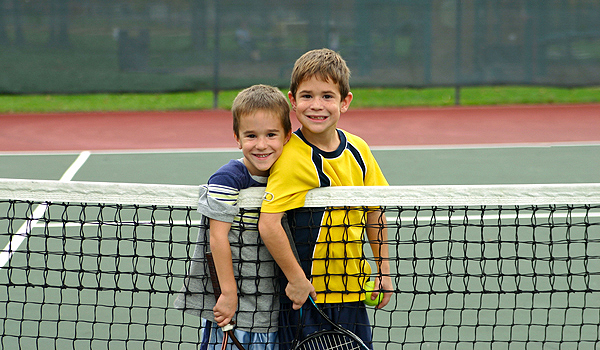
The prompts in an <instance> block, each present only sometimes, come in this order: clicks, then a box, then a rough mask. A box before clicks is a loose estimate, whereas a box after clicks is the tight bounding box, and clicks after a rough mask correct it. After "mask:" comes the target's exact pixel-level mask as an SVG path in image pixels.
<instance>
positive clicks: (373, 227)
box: [367, 210, 394, 309]
mask: <svg viewBox="0 0 600 350" xmlns="http://www.w3.org/2000/svg"><path fill="white" fill-rule="evenodd" d="M367 238H368V239H369V243H370V245H371V250H372V251H373V256H374V258H375V262H376V264H377V271H378V274H377V279H376V281H375V288H374V289H375V290H377V289H382V290H384V291H385V292H384V293H383V300H382V301H381V303H379V305H377V308H378V309H381V308H383V307H384V306H386V305H387V304H388V303H389V302H390V298H391V297H392V292H393V290H394V286H393V285H392V278H391V276H390V261H389V247H388V244H387V239H388V232H387V223H386V221H385V215H384V214H383V212H382V211H381V210H376V211H371V212H368V213H367ZM378 294H379V293H377V292H374V293H373V294H372V298H376V297H377V295H378Z"/></svg>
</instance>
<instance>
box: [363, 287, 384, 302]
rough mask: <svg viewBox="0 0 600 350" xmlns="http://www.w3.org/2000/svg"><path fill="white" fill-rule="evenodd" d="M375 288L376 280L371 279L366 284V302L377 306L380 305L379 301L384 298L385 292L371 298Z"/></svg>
mask: <svg viewBox="0 0 600 350" xmlns="http://www.w3.org/2000/svg"><path fill="white" fill-rule="evenodd" d="M374 288H375V282H373V281H369V282H367V283H366V284H365V292H366V294H367V295H366V297H365V304H367V305H369V306H377V305H379V303H381V300H383V293H379V294H378V295H377V298H375V300H372V299H371V295H372V294H373V289H374Z"/></svg>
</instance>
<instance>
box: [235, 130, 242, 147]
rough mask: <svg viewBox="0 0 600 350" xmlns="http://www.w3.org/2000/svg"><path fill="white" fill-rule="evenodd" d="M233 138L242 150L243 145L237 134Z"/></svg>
mask: <svg viewBox="0 0 600 350" xmlns="http://www.w3.org/2000/svg"><path fill="white" fill-rule="evenodd" d="M233 138H234V139H235V142H237V144H238V148H239V149H242V143H241V142H240V138H239V137H238V136H237V135H236V134H235V133H233Z"/></svg>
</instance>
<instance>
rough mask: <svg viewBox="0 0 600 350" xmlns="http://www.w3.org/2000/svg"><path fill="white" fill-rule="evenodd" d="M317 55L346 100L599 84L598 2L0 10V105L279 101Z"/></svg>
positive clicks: (11, 3)
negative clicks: (336, 75) (8, 96)
mask: <svg viewBox="0 0 600 350" xmlns="http://www.w3.org/2000/svg"><path fill="white" fill-rule="evenodd" d="M321 47H329V48H331V49H334V50H337V51H339V52H340V53H341V54H342V56H343V57H344V58H345V59H346V60H347V62H348V64H349V66H350V69H351V70H352V74H353V77H352V81H351V83H352V86H353V87H358V86H362V87H366V86H377V87H384V86H394V87H406V86H412V87H428V86H469V85H498V84H535V85H558V86H582V85H598V84H600V1H599V0H544V1H541V0H470V1H468V0H396V1H393V0H351V1H342V0H321V1H314V0H306V1H302V2H299V1H274V0H256V1H237V0H169V1H166V0H153V1H148V0H0V93H16V94H19V93H89V92H168V91H186V90H188V91H189V90H220V89H232V88H233V89H237V88H242V87H246V86H248V85H250V84H254V83H266V84H273V85H278V86H280V87H286V86H287V85H288V84H289V75H290V72H291V67H292V65H293V63H294V61H295V60H296V58H298V57H299V56H300V55H301V54H302V53H304V52H305V51H307V50H310V49H313V48H321Z"/></svg>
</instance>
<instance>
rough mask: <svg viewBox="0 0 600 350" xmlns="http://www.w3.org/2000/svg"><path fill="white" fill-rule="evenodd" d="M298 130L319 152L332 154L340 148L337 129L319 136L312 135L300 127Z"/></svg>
mask: <svg viewBox="0 0 600 350" xmlns="http://www.w3.org/2000/svg"><path fill="white" fill-rule="evenodd" d="M300 130H301V131H302V135H304V138H305V139H306V141H308V142H310V143H311V144H312V145H313V146H315V147H317V148H318V149H320V150H321V151H324V152H333V151H335V150H336V149H338V147H339V146H340V142H341V140H340V135H338V131H337V129H333V130H332V131H328V132H324V133H320V134H313V133H311V132H310V131H308V129H306V128H304V127H301V128H300Z"/></svg>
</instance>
